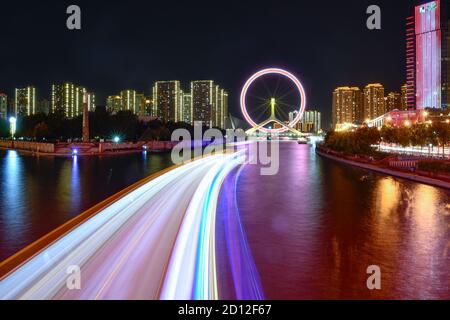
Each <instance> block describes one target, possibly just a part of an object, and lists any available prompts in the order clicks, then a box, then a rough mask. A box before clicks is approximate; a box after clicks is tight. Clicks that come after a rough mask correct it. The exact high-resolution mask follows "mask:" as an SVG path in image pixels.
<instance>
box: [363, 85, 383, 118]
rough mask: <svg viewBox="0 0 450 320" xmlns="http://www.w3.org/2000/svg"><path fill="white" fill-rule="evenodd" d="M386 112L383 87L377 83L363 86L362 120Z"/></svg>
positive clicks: (376, 116)
mask: <svg viewBox="0 0 450 320" xmlns="http://www.w3.org/2000/svg"><path fill="white" fill-rule="evenodd" d="M385 113H386V105H385V101H384V87H383V86H382V85H381V84H379V83H375V84H369V85H367V86H366V87H365V88H364V121H367V120H372V119H375V118H378V117H379V116H382V115H383V114H385Z"/></svg>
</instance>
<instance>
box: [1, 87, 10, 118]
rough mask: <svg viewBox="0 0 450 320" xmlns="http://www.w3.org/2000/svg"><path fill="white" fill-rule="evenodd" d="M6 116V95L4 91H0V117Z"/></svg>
mask: <svg viewBox="0 0 450 320" xmlns="http://www.w3.org/2000/svg"><path fill="white" fill-rule="evenodd" d="M7 117H8V96H7V95H6V94H4V93H0V119H6V118H7Z"/></svg>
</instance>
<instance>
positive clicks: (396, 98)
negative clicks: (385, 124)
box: [385, 92, 402, 112]
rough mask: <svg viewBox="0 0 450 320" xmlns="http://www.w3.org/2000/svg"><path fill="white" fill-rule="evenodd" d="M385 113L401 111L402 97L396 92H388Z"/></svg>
mask: <svg viewBox="0 0 450 320" xmlns="http://www.w3.org/2000/svg"><path fill="white" fill-rule="evenodd" d="M385 100H386V112H389V111H392V110H402V95H401V94H400V93H398V92H390V93H389V94H388V95H387V96H386V98H385Z"/></svg>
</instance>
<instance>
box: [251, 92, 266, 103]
mask: <svg viewBox="0 0 450 320" xmlns="http://www.w3.org/2000/svg"><path fill="white" fill-rule="evenodd" d="M248 97H249V98H255V99H258V100H260V101H264V102H267V98H263V97H260V96H257V95H254V94H248Z"/></svg>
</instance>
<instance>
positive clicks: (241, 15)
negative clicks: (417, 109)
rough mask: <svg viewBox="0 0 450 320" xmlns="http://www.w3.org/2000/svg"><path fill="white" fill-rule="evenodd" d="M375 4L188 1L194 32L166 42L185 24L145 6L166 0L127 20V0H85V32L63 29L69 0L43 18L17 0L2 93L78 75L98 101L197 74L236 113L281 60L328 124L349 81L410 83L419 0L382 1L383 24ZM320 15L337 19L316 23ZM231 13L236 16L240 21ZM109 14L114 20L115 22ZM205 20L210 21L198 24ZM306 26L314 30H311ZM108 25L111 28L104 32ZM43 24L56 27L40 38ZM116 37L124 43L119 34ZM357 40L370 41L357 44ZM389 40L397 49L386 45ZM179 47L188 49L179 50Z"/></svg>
mask: <svg viewBox="0 0 450 320" xmlns="http://www.w3.org/2000/svg"><path fill="white" fill-rule="evenodd" d="M368 3H369V2H368V1H353V2H352V3H351V4H349V6H346V8H344V7H342V6H340V5H338V4H332V3H331V4H329V5H328V6H327V7H326V8H323V7H321V6H319V5H318V4H313V3H306V4H303V5H302V6H301V7H302V10H297V8H296V7H295V6H294V4H293V3H286V4H285V5H284V6H283V8H282V9H280V8H279V7H278V6H277V7H276V8H277V10H271V9H272V7H273V6H274V4H273V3H272V4H271V3H261V4H260V6H256V7H255V6H252V5H250V4H244V3H230V4H229V5H227V6H226V7H224V8H223V10H221V11H220V12H218V13H217V14H216V15H214V16H211V15H205V14H204V13H205V12H209V9H211V8H210V7H211V4H206V5H203V6H202V5H200V4H194V5H192V6H187V5H185V4H182V3H181V4H179V5H178V6H176V8H175V9H174V10H173V11H171V13H170V18H171V19H174V21H177V24H182V25H183V24H185V25H186V26H187V27H188V29H187V30H188V34H189V35H190V36H189V37H187V38H182V37H181V38H180V37H175V38H174V39H175V40H174V41H171V42H168V43H167V42H166V40H165V39H166V38H167V37H168V36H171V35H174V34H176V33H178V32H175V29H174V28H173V27H171V26H169V27H168V28H161V27H160V26H162V25H164V22H163V18H162V17H159V15H153V16H152V19H150V20H149V19H145V12H149V11H150V10H151V12H161V13H165V14H166V15H167V14H168V13H167V12H168V8H167V7H166V6H165V5H163V4H155V5H152V6H151V7H150V6H149V7H148V8H147V5H146V4H143V3H134V2H132V5H133V7H134V8H135V9H136V11H137V13H136V16H134V17H133V18H125V17H123V18H124V19H125V21H123V20H120V21H123V22H118V19H114V17H120V16H121V15H120V13H121V11H122V9H123V8H122V5H120V4H110V3H107V4H106V3H105V4H102V3H101V2H98V3H97V2H96V3H95V4H94V3H87V2H83V1H81V2H80V3H79V5H80V7H81V9H82V17H83V24H82V30H81V31H74V32H71V31H68V30H67V29H66V28H65V19H66V14H65V4H63V3H61V4H59V3H58V4H54V5H52V6H49V5H45V4H42V5H39V7H37V8H35V9H36V10H30V11H35V12H36V13H37V14H38V13H42V14H44V12H45V15H46V16H47V17H49V18H48V19H46V21H40V22H39V23H37V21H36V19H35V18H33V17H28V16H27V15H29V14H27V13H23V12H20V11H19V8H18V7H17V6H16V5H14V4H10V3H9V4H6V8H5V10H6V11H8V12H11V16H7V17H6V18H5V20H2V22H0V24H1V26H3V23H7V24H8V27H14V28H15V30H16V36H15V37H13V38H11V36H10V35H8V34H5V35H4V36H5V37H4V39H5V43H8V44H9V45H11V46H14V47H17V48H18V56H17V58H13V57H9V56H8V55H7V56H6V58H10V59H13V60H14V61H12V63H8V65H6V66H4V67H3V70H2V73H3V74H5V76H6V77H5V78H2V79H0V91H2V92H5V93H7V94H8V95H11V92H12V90H13V89H14V88H15V87H19V86H22V85H27V84H28V83H34V84H35V85H36V86H37V91H38V92H42V91H43V90H44V89H45V88H47V87H48V86H49V85H51V83H52V82H65V81H71V82H74V83H82V84H83V85H85V86H86V87H88V88H90V89H91V90H92V91H93V92H95V93H96V96H97V101H105V100H106V98H107V96H108V95H111V94H112V93H114V92H119V91H120V90H122V89H123V88H133V89H135V90H137V91H139V92H144V94H147V91H148V88H149V85H150V84H151V83H153V82H155V81H157V80H160V79H179V80H180V81H181V82H183V83H185V82H188V81H189V80H190V79H214V80H216V81H217V82H218V83H221V84H222V85H223V87H225V88H227V89H228V93H229V95H230V102H229V105H230V112H231V113H232V114H233V115H234V116H238V117H239V116H240V114H239V104H238V99H239V88H240V87H241V86H242V84H243V82H244V80H245V79H246V78H247V77H248V75H250V74H252V73H253V72H254V71H255V70H258V69H260V68H262V67H267V66H278V67H286V68H288V69H290V70H292V71H293V72H294V73H296V74H297V75H298V76H299V78H300V79H301V80H302V82H303V83H304V85H305V89H306V90H307V92H308V98H309V101H308V102H309V103H308V104H309V105H314V106H316V108H317V109H318V110H319V111H321V112H322V114H323V116H324V121H323V122H324V126H325V127H328V124H330V123H331V112H330V111H331V107H330V106H331V97H330V96H329V95H324V92H331V91H332V90H333V89H334V88H335V87H337V86H340V85H343V84H345V83H350V82H352V83H355V84H362V83H373V82H381V83H383V85H384V86H385V88H386V90H387V91H388V92H389V91H393V90H394V88H397V87H399V86H400V85H402V84H403V83H404V82H405V81H404V72H403V69H404V56H405V52H404V51H405V48H404V34H405V18H406V17H407V16H408V15H409V14H410V9H411V1H398V2H396V3H395V4H392V3H391V2H387V1H381V2H380V3H379V5H380V7H381V9H382V13H383V15H382V17H383V19H382V23H383V24H382V29H381V30H376V31H370V30H368V29H367V28H366V25H365V21H366V19H367V15H366V13H365V11H366V9H367V5H368ZM30 6H31V7H34V4H30ZM311 12H313V13H314V14H313V15H311V14H310V13H311ZM22 15H24V16H23V18H24V19H22V20H21V25H18V24H17V22H15V21H14V20H13V19H12V17H13V16H14V17H15V16H21V17H22ZM319 16H320V17H321V19H323V20H327V21H329V23H328V24H326V25H322V24H319V23H317V22H316V17H319ZM200 17H203V18H202V19H201V18H200ZM229 17H233V21H234V22H233V24H231V23H230V19H229ZM28 18H29V19H28ZM140 18H142V19H140ZM110 21H115V22H114V25H111V22H110ZM144 21H145V22H144ZM265 21H271V23H270V24H266V23H265ZM203 24H209V25H210V26H211V27H210V28H200V26H201V25H203ZM32 25H33V28H31V26H32ZM308 25H315V28H314V29H313V30H312V31H311V30H310V28H308ZM330 25H333V28H329V26H330ZM110 27H111V28H112V30H114V32H113V33H109V32H106V31H105V30H109V29H108V28H110ZM2 29H3V28H2ZM306 30H308V32H306ZM255 31H256V32H255ZM25 32H31V33H32V34H33V35H35V37H33V39H32V40H30V41H32V42H35V41H36V40H38V39H39V40H38V41H39V42H40V43H39V47H40V50H37V52H35V53H34V54H33V55H32V56H31V57H30V56H27V58H25V56H24V55H25V53H21V52H22V51H21V50H20V47H21V46H22V44H21V43H19V42H18V41H17V39H20V35H21V34H23V33H25ZM40 32H46V33H48V34H49V35H48V36H47V37H46V38H42V37H39V33H40ZM113 34H115V35H114V36H113ZM144 34H145V35H147V34H150V35H151V36H152V41H145V40H143V41H139V40H138V39H140V37H142V39H145V38H144V37H143V36H144ZM255 35H256V36H255ZM116 37H120V38H121V39H123V40H124V41H125V43H122V42H120V41H119V42H117V41H115V39H116ZM47 38H48V39H47ZM52 39H58V41H61V43H62V45H63V46H64V47H65V48H66V50H64V51H63V52H62V53H61V52H59V53H58V54H56V53H54V52H53V51H51V50H50V47H49V44H50V43H49V42H48V41H51V40H52ZM187 39H189V40H187ZM205 39H207V40H206V41H205ZM219 39H220V41H219ZM136 40H138V41H136ZM355 41H358V43H360V44H363V45H358V46H355V45H354V43H355ZM305 43H308V44H309V46H307V47H309V48H310V49H309V50H304V49H305V45H304V44H305ZM364 44H366V45H364ZM373 44H378V45H373ZM384 47H390V48H392V49H393V50H389V52H386V50H384V49H383V48H384ZM180 48H185V49H186V48H188V50H181V51H180ZM238 48H239V49H238ZM23 52H26V50H24V51H23ZM22 57H23V58H22ZM18 61H20V63H21V66H22V67H21V68H20V70H18V69H19V68H18V64H17V63H18ZM367 61H370V62H371V63H370V64H367ZM399 65H400V66H401V68H402V69H401V70H396V68H395V66H399ZM397 69H398V67H397ZM330 71H332V72H330ZM44 74H45V76H43V75H44ZM102 104H103V103H102Z"/></svg>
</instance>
